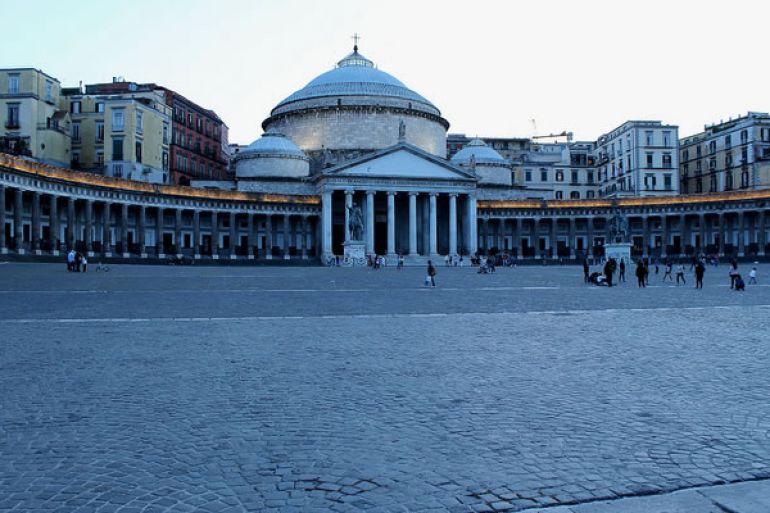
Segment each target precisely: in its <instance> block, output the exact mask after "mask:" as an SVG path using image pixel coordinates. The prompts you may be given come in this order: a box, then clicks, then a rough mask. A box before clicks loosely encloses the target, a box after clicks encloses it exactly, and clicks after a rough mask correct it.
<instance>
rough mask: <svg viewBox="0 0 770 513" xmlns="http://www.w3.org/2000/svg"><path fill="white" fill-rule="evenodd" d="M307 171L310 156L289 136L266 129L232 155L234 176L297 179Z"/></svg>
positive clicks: (308, 169) (302, 176)
mask: <svg viewBox="0 0 770 513" xmlns="http://www.w3.org/2000/svg"><path fill="white" fill-rule="evenodd" d="M309 173H310V159H309V158H308V157H307V155H305V154H304V153H303V152H302V150H300V149H299V148H298V147H297V145H296V144H294V143H293V142H292V140H291V139H289V138H288V137H286V136H285V135H283V134H280V133H277V132H266V133H265V134H263V135H262V137H260V138H259V139H257V140H256V141H254V142H253V143H251V144H249V145H248V146H247V147H246V148H244V149H242V150H241V151H240V152H239V153H238V154H237V155H236V156H235V176H236V177H237V178H238V179H239V180H244V179H245V180H249V179H252V180H253V179H263V180H264V179H297V178H304V177H306V176H308V175H309Z"/></svg>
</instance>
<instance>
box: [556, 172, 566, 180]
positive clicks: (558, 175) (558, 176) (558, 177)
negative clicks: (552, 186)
mask: <svg viewBox="0 0 770 513" xmlns="http://www.w3.org/2000/svg"><path fill="white" fill-rule="evenodd" d="M556 181H557V182H563V181H564V171H562V170H561V169H559V170H558V171H556Z"/></svg>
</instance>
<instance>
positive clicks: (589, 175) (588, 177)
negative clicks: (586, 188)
mask: <svg viewBox="0 0 770 513" xmlns="http://www.w3.org/2000/svg"><path fill="white" fill-rule="evenodd" d="M586 182H588V183H594V172H593V171H586Z"/></svg>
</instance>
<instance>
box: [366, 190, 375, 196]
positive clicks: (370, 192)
mask: <svg viewBox="0 0 770 513" xmlns="http://www.w3.org/2000/svg"><path fill="white" fill-rule="evenodd" d="M376 192H377V191H371V190H367V191H366V195H367V196H374V195H375V193H376Z"/></svg>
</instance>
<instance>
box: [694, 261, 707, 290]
mask: <svg viewBox="0 0 770 513" xmlns="http://www.w3.org/2000/svg"><path fill="white" fill-rule="evenodd" d="M705 272H706V264H704V263H703V262H698V263H697V264H695V288H696V289H702V288H703V274H704V273H705Z"/></svg>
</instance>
